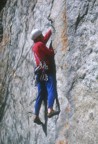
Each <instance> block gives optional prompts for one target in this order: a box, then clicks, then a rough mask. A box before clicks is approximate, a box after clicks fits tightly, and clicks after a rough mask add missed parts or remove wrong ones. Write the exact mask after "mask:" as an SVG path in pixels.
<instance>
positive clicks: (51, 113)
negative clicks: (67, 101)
mask: <svg viewBox="0 0 98 144" xmlns="http://www.w3.org/2000/svg"><path fill="white" fill-rule="evenodd" d="M57 114H59V111H55V110H52V111H51V112H50V113H48V114H47V116H48V118H51V117H52V116H54V115H57Z"/></svg>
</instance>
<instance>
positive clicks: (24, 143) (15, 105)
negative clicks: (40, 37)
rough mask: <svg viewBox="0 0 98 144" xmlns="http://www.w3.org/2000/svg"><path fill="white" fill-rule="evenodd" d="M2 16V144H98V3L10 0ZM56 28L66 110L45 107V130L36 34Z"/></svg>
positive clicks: (95, 0) (61, 92)
mask: <svg viewBox="0 0 98 144" xmlns="http://www.w3.org/2000/svg"><path fill="white" fill-rule="evenodd" d="M0 15H1V16H2V24H3V31H2V33H3V37H2V41H1V43H0V144H97V143H98V0H92V1H91V0H84V1H81V0H75V1H74V0H70V1H69V0H66V1H65V0H58V1H56V0H33V1H31V0H28V1H27V0H24V1H22V0H21V1H19V0H10V1H7V3H6V5H5V7H4V9H3V10H2V13H0ZM50 27H52V29H53V35H52V38H51V39H50V41H51V40H52V41H53V47H54V50H55V61H56V70H57V75H56V76H57V90H58V98H59V102H60V109H61V112H60V114H59V115H56V116H54V117H53V118H51V119H47V118H46V117H45V105H44V103H43V104H42V107H41V112H40V117H41V120H42V122H43V125H41V126H39V125H36V124H34V123H33V119H34V104H35V99H36V95H37V88H36V87H35V85H34V79H33V77H34V65H35V62H34V57H33V54H32V50H31V47H32V45H33V42H32V41H31V40H30V33H31V30H32V29H33V28H39V29H41V30H43V34H44V33H45V32H46V31H47V29H49V28H50ZM50 41H49V43H50ZM49 43H48V44H49ZM54 108H55V109H56V108H57V104H56V102H55V105H54Z"/></svg>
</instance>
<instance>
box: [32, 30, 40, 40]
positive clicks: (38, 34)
mask: <svg viewBox="0 0 98 144" xmlns="http://www.w3.org/2000/svg"><path fill="white" fill-rule="evenodd" d="M41 34H42V31H40V30H38V29H34V30H32V32H31V39H32V40H35V39H36V38H37V37H38V36H40V35H41Z"/></svg>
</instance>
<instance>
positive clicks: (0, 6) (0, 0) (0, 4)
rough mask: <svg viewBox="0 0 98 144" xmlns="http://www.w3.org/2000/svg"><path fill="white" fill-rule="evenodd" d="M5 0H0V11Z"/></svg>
mask: <svg viewBox="0 0 98 144" xmlns="http://www.w3.org/2000/svg"><path fill="white" fill-rule="evenodd" d="M6 2H7V0H0V12H1V10H2V9H3V7H4V6H5V4H6Z"/></svg>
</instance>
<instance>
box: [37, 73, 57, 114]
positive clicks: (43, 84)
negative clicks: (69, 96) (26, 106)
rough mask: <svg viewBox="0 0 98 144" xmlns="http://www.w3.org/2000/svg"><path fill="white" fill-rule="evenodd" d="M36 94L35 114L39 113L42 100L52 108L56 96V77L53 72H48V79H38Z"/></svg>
mask: <svg viewBox="0 0 98 144" xmlns="http://www.w3.org/2000/svg"><path fill="white" fill-rule="evenodd" d="M37 86H38V95H37V98H36V103H35V115H37V116H38V115H39V111H40V107H41V103H42V101H46V102H47V104H48V108H52V107H53V104H54V100H55V98H56V97H57V90H56V78H55V75H54V74H48V81H39V82H38V84H37Z"/></svg>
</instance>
